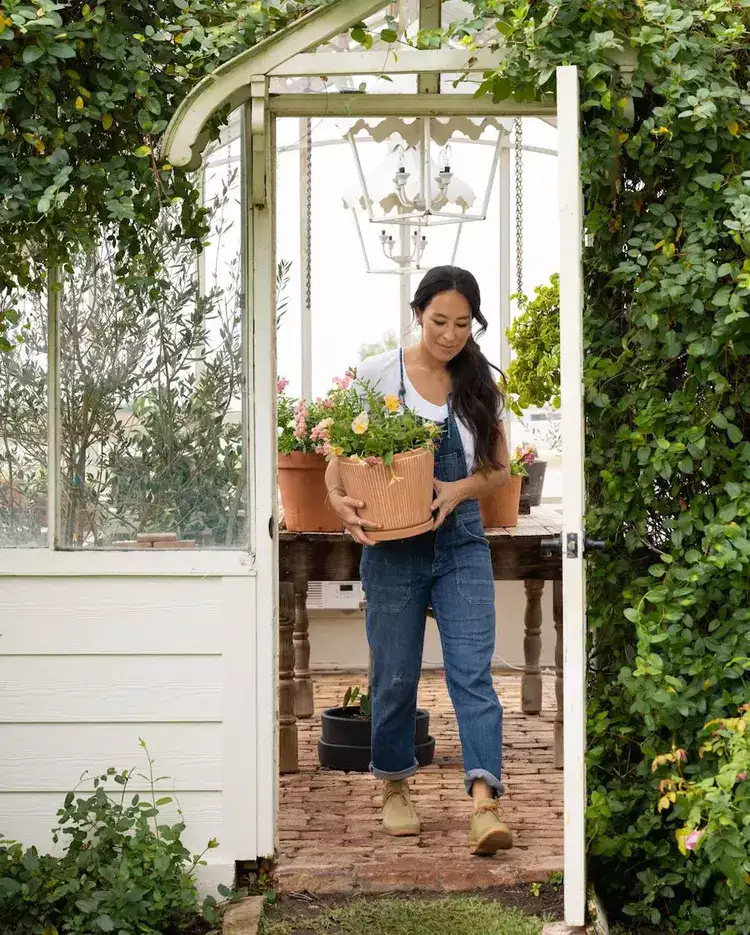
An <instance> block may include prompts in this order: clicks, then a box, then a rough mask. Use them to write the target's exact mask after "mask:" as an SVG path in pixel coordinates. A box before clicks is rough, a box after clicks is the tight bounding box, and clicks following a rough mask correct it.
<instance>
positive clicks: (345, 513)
mask: <svg viewBox="0 0 750 935" xmlns="http://www.w3.org/2000/svg"><path fill="white" fill-rule="evenodd" d="M329 502H330V504H331V506H332V507H333V509H334V510H335V511H336V513H337V514H338V516H339V517H340V519H341V521H342V522H343V524H344V528H345V529H346V530H347V532H348V533H349V535H350V536H351V537H352V539H354V540H355V542H359V544H360V545H377V542H375V541H374V540H372V539H370V538H369V537H368V535H367V533H366V532H365V530H366V529H380V524H379V523H371V522H370V521H369V520H366V519H364V518H363V517H361V516H360V515H359V510H363V509H364V508H365V505H364V503H362V501H361V500H353V499H352V498H351V497H347V496H342V495H341V494H340V493H338V492H333V493H331V494H330V495H329Z"/></svg>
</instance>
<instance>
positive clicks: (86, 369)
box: [60, 143, 246, 548]
mask: <svg viewBox="0 0 750 935" xmlns="http://www.w3.org/2000/svg"><path fill="white" fill-rule="evenodd" d="M237 145H238V144H236V143H235V144H234V147H235V149H236V147H237ZM205 194H206V200H207V203H208V204H210V205H211V206H212V210H213V217H212V234H211V237H210V245H209V247H208V249H207V251H206V253H205V254H204V256H203V258H202V260H201V262H202V265H203V268H204V273H205V275H204V277H203V282H204V287H203V288H201V286H200V285H199V276H198V263H197V259H196V257H195V255H194V254H193V253H192V252H191V251H190V249H189V248H188V247H186V246H185V245H183V244H181V243H180V242H179V241H177V240H176V239H175V238H174V237H173V236H172V235H171V233H170V218H169V216H165V217H164V219H163V220H162V221H160V223H159V227H158V229H157V230H156V231H155V232H154V238H153V249H154V250H155V251H157V252H158V255H159V258H160V260H161V261H162V264H163V271H164V272H163V282H162V284H161V286H160V288H158V289H156V290H136V292H135V293H133V292H127V291H126V290H125V289H124V288H123V286H122V285H121V284H120V283H119V282H118V281H117V280H116V278H115V276H114V266H113V255H112V248H111V247H109V246H107V245H103V246H102V247H101V248H100V249H99V250H98V251H97V252H96V253H94V254H91V255H89V256H86V257H83V258H82V259H81V260H80V262H79V263H78V264H77V267H76V269H75V272H74V274H73V275H70V276H68V277H67V280H66V283H65V293H64V298H63V302H62V310H61V357H62V364H61V387H62V412H61V418H62V432H61V435H62V483H61V514H62V524H61V535H60V542H61V545H62V547H63V548H108V547H109V548H112V547H113V548H135V547H143V548H196V547H202V548H233V547H242V546H244V545H246V531H245V522H246V506H245V504H246V495H245V494H246V491H245V482H244V468H243V453H242V447H243V446H242V417H241V385H242V355H241V320H240V307H239V294H240V293H239V286H240V257H239V248H240V228H239V218H240V207H239V173H238V167H237V165H236V158H235V155H234V154H233V152H232V146H224V147H218V148H216V149H215V150H214V152H213V153H212V155H211V157H210V159H209V163H208V167H207V171H206V177H205Z"/></svg>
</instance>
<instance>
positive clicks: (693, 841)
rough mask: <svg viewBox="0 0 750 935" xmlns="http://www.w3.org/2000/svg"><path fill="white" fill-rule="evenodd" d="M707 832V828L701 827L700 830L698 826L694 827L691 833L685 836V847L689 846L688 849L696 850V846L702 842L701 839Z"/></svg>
mask: <svg viewBox="0 0 750 935" xmlns="http://www.w3.org/2000/svg"><path fill="white" fill-rule="evenodd" d="M705 833H706V829H705V828H701V829H700V830H698V828H694V829H693V830H692V831H691V832H690V834H688V835H687V837H686V838H685V847H686V848H687V850H689V851H694V850H695V849H696V847H698V844H699V843H700V839H701V838H702V837H703V835H704V834H705Z"/></svg>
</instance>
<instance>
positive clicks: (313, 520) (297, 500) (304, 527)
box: [279, 451, 344, 532]
mask: <svg viewBox="0 0 750 935" xmlns="http://www.w3.org/2000/svg"><path fill="white" fill-rule="evenodd" d="M325 474H326V460H325V458H324V457H323V455H316V454H312V453H307V452H302V451H293V452H292V453H291V454H281V452H279V492H280V493H281V503H282V506H283V507H284V523H285V525H286V528H287V529H288V530H289V531H290V532H341V531H342V530H343V528H344V526H343V523H342V522H341V520H340V519H339V516H338V514H337V513H336V512H335V511H334V510H333V508H332V507H331V506H330V504H329V503H328V491H327V490H326V483H325Z"/></svg>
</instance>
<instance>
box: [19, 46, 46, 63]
mask: <svg viewBox="0 0 750 935" xmlns="http://www.w3.org/2000/svg"><path fill="white" fill-rule="evenodd" d="M43 55H44V49H42V48H40V47H39V46H38V45H27V46H26V48H25V49H24V50H23V55H22V56H21V61H22V62H23V63H24V65H30V64H31V63H32V62H35V61H36V60H37V59H40V58H41V57H42V56H43Z"/></svg>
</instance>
